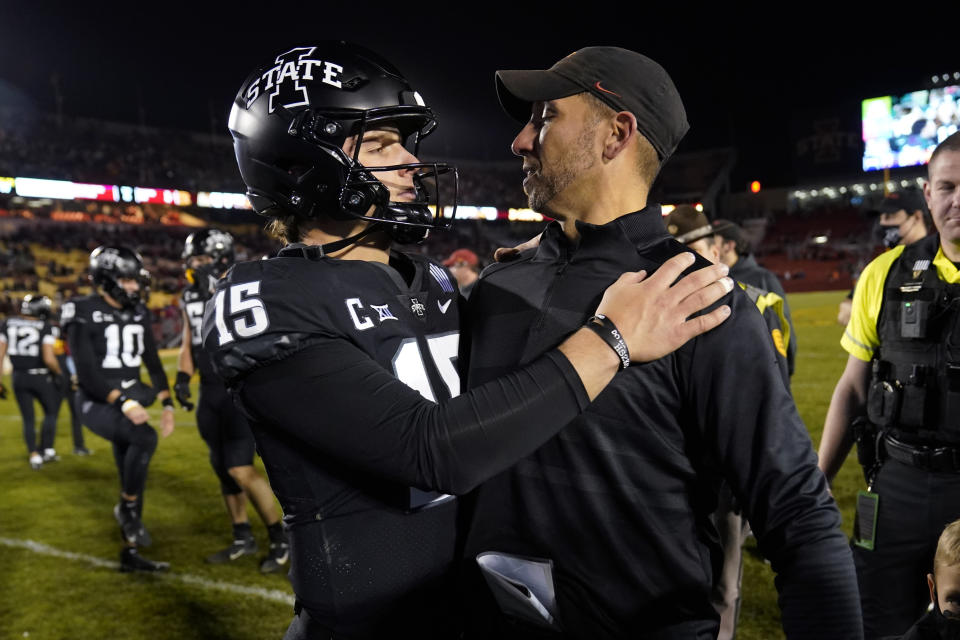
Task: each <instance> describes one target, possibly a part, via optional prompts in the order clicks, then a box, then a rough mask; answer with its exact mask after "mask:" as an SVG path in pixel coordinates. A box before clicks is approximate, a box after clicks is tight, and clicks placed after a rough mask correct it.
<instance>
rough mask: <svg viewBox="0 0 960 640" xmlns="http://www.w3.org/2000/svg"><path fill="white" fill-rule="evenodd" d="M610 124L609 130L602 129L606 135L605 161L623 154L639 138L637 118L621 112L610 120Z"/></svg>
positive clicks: (604, 146) (604, 143)
mask: <svg viewBox="0 0 960 640" xmlns="http://www.w3.org/2000/svg"><path fill="white" fill-rule="evenodd" d="M609 124H610V127H609V129H606V128H604V129H601V131H603V132H604V134H605V138H604V141H603V159H604V160H608V161H609V160H613V159H614V158H616V157H617V156H619V155H620V154H621V153H623V150H624V149H626V148H627V147H628V146H630V144H632V141H633V140H634V139H635V138H636V137H637V116H635V115H633V114H632V113H630V112H629V111H621V112H619V113H617V114H616V115H615V116H613V117H612V118H611V119H610V121H609Z"/></svg>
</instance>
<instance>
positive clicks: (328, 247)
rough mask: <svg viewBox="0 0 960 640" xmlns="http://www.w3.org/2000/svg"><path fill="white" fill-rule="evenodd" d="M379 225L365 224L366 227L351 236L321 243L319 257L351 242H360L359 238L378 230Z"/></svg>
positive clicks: (345, 246)
mask: <svg viewBox="0 0 960 640" xmlns="http://www.w3.org/2000/svg"><path fill="white" fill-rule="evenodd" d="M380 227H381V225H380V224H371V225H369V226H367V228H366V229H364V230H363V231H361V232H360V233H356V234H354V235H352V236H348V237H346V238H344V239H342V240H337V241H336V242H328V243H327V244H321V245H319V246H318V249H319V251H320V257H321V258H322V257H324V256H327V255H329V254H331V253H336V252H337V251H340V250H341V249H345V248H347V247H349V246H350V245H352V244H357V243H358V242H360V240H362V239H363V238H365V237H367V236H368V235H370V234H371V233H373V232H374V231H379V230H380Z"/></svg>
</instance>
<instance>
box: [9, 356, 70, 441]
mask: <svg viewBox="0 0 960 640" xmlns="http://www.w3.org/2000/svg"><path fill="white" fill-rule="evenodd" d="M13 395H14V396H16V398H17V404H18V405H19V406H20V415H21V416H22V417H23V441H24V442H25V443H26V444H27V453H31V452H33V451H42V450H43V449H52V448H53V441H54V439H55V438H56V435H57V415H58V414H59V413H60V391H59V390H58V389H57V387H56V385H55V384H54V383H53V381H52V379H51V377H50V374H47V373H26V372H25V371H14V372H13ZM34 399H36V400H38V401H39V402H40V406H41V407H43V423H42V426H41V428H40V446H39V447H37V435H36V415H35V413H34V410H33V401H34Z"/></svg>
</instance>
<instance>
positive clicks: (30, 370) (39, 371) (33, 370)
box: [24, 368, 50, 376]
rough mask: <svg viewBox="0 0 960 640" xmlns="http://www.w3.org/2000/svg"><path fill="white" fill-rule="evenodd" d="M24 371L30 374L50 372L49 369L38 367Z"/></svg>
mask: <svg viewBox="0 0 960 640" xmlns="http://www.w3.org/2000/svg"><path fill="white" fill-rule="evenodd" d="M24 373H29V374H30V375H34V376H36V375H40V374H47V373H50V369H47V368H40V369H27V370H26V371H25V372H24Z"/></svg>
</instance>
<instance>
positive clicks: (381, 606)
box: [203, 42, 729, 640]
mask: <svg viewBox="0 0 960 640" xmlns="http://www.w3.org/2000/svg"><path fill="white" fill-rule="evenodd" d="M435 122H436V119H435V117H434V115H433V112H432V110H431V109H430V108H429V107H428V106H426V103H425V101H424V100H423V99H422V98H421V97H420V95H419V94H418V93H417V92H416V91H414V90H413V89H412V87H411V86H410V84H409V83H408V82H407V80H406V79H405V78H404V77H403V76H402V75H401V74H400V72H399V71H398V70H397V69H396V68H394V67H393V65H391V64H390V63H388V62H387V61H385V60H383V59H382V58H381V57H379V56H378V55H376V54H374V53H372V52H370V51H368V50H366V49H363V48H361V47H358V46H355V45H350V44H346V43H342V42H329V43H324V44H320V45H316V46H306V47H298V48H295V49H291V50H290V51H287V52H286V53H282V54H280V55H278V56H276V57H274V58H271V59H270V61H269V63H267V64H266V65H263V66H262V67H260V68H258V69H257V70H256V71H254V73H253V74H251V75H250V76H249V77H248V79H247V80H246V82H245V83H244V84H243V86H242V87H241V89H240V92H239V94H238V95H237V97H236V100H235V102H234V105H233V110H232V112H231V115H230V130H231V133H232V134H233V138H234V143H235V150H236V155H237V162H238V164H239V167H240V172H241V174H242V176H243V179H244V181H245V182H246V184H247V188H248V197H249V199H250V202H251V204H252V205H253V207H254V208H255V209H256V210H257V211H258V212H259V213H261V214H263V215H264V216H266V217H268V218H270V221H271V226H272V229H273V231H274V232H275V233H277V234H278V235H280V236H281V237H282V239H283V240H285V241H286V242H287V243H288V245H287V246H286V247H285V248H284V249H282V250H281V251H280V252H279V253H278V255H277V257H274V258H270V259H267V260H259V261H254V262H242V263H238V264H236V265H234V266H233V267H232V268H231V269H230V270H229V271H228V272H227V274H226V276H225V277H224V278H222V279H220V280H219V281H218V282H217V287H216V292H215V293H214V295H213V298H212V299H211V301H210V303H209V304H207V306H206V311H205V315H204V321H203V345H204V348H205V349H206V350H207V351H208V353H209V354H210V355H211V357H212V358H213V361H214V366H215V367H216V369H217V371H218V373H219V374H220V375H221V376H222V377H223V378H224V379H225V380H226V382H227V384H228V386H229V387H230V388H231V391H232V392H233V394H234V398H235V400H236V401H237V402H238V403H240V406H241V408H242V410H243V411H244V413H245V414H246V415H247V417H248V418H249V420H250V426H251V428H252V430H253V433H254V437H255V439H256V441H257V448H258V451H259V452H260V455H261V456H262V458H263V462H264V465H265V467H266V469H267V473H268V475H269V477H270V482H271V486H272V488H273V490H274V492H275V493H276V495H277V497H278V498H279V500H280V503H281V505H282V507H283V510H284V521H285V523H286V525H287V528H288V534H289V536H290V551H291V568H290V574H289V575H290V580H291V582H292V584H293V588H294V592H295V593H296V596H297V605H296V607H295V610H296V612H297V615H296V617H295V619H294V621H293V622H292V623H291V625H290V628H289V629H288V631H287V635H286V636H285V637H286V638H288V639H291V640H292V639H296V638H314V637H316V638H329V637H349V638H372V637H386V636H395V635H401V636H406V635H415V636H416V637H419V638H439V637H454V635H453V634H455V627H456V620H455V613H454V610H453V607H452V606H450V595H451V593H452V589H451V585H450V579H449V578H450V568H451V567H452V565H453V561H454V559H455V556H456V553H455V534H456V523H457V516H458V506H459V505H458V502H457V500H456V499H455V498H453V497H452V496H450V495H444V494H449V493H455V494H456V493H464V492H467V491H469V490H470V489H471V488H472V487H474V486H476V485H477V483H479V482H481V481H483V480H485V479H487V478H489V477H491V476H492V475H494V474H496V473H498V472H500V471H503V470H504V469H506V468H507V467H508V466H509V465H511V464H513V463H514V462H516V461H517V460H519V459H521V458H522V457H523V456H525V455H527V454H528V453H530V452H531V451H533V450H534V449H535V448H536V447H537V446H539V445H540V444H542V443H543V442H545V441H546V440H547V439H549V438H550V437H552V436H553V435H555V434H556V433H557V432H558V431H559V430H560V429H561V428H562V426H563V425H565V424H566V423H567V422H569V421H570V420H571V419H573V418H574V417H575V416H576V415H577V414H578V413H579V412H580V411H582V410H583V409H584V408H585V407H586V405H587V404H588V403H589V401H590V400H591V399H592V398H593V397H594V396H595V395H596V394H597V393H599V391H600V390H601V389H602V388H603V386H604V385H605V384H606V383H608V382H609V381H610V380H611V379H612V377H613V375H614V373H615V372H616V370H617V368H618V367H619V366H622V365H628V364H629V360H630V355H629V354H627V353H626V350H627V349H629V351H630V354H633V357H634V359H635V360H648V359H652V358H655V357H659V356H660V355H663V354H664V353H666V352H668V351H670V350H672V349H674V348H676V347H677V346H679V345H680V344H682V343H683V342H685V341H686V339H687V338H689V337H691V336H692V335H694V334H695V333H700V332H702V331H703V330H706V329H707V328H708V327H710V326H714V325H715V324H717V323H719V322H720V321H721V316H722V311H718V312H712V313H711V314H708V315H706V316H700V318H702V320H697V321H694V322H690V323H688V322H685V319H686V318H687V316H689V315H691V314H692V313H694V311H695V310H698V309H701V308H702V307H703V306H705V305H706V304H710V303H711V302H712V301H714V300H717V299H718V298H719V297H720V295H722V294H723V293H725V292H726V291H727V290H729V287H728V288H727V289H724V287H722V286H713V283H715V282H716V281H717V279H718V277H719V276H718V274H719V273H720V270H719V269H717V268H709V269H705V270H703V271H699V272H696V273H695V274H693V275H692V276H690V277H688V278H685V279H684V280H682V281H680V282H679V283H678V284H677V285H675V286H674V287H673V288H670V284H672V283H673V282H674V281H675V280H676V278H677V276H679V274H680V273H681V271H682V269H683V268H685V267H686V266H689V265H690V264H691V263H692V262H693V260H692V258H691V259H685V258H683V257H681V258H679V259H677V260H676V261H675V262H673V263H670V264H668V265H667V266H665V267H664V269H663V270H662V273H660V272H658V273H657V274H656V275H654V276H652V277H651V278H649V279H646V280H644V278H643V275H642V274H625V275H624V276H623V277H622V278H621V279H620V280H619V281H618V283H617V284H615V285H614V286H612V287H611V288H610V289H609V290H608V291H607V292H606V294H605V296H604V299H603V301H602V302H600V306H599V308H598V312H602V313H603V314H606V316H609V317H604V318H603V319H599V320H598V321H597V322H600V323H601V324H603V325H604V326H609V325H608V323H611V322H612V323H616V325H617V327H619V333H617V336H619V338H620V339H621V340H622V344H620V343H616V344H617V345H618V348H620V352H621V355H622V357H621V356H618V355H617V353H616V352H615V351H614V349H612V348H610V347H608V346H607V344H605V342H604V340H606V339H609V340H613V337H612V336H611V335H607V336H606V338H601V337H600V336H599V334H598V333H595V332H594V331H595V330H594V329H591V328H587V327H585V328H584V329H582V330H580V331H578V332H576V333H575V334H574V335H572V336H571V337H570V338H568V339H567V340H566V341H565V342H564V343H563V344H562V345H560V346H559V348H558V349H555V350H553V351H551V352H549V354H547V355H545V356H543V357H541V358H539V359H537V360H535V361H533V362H530V363H528V364H527V366H526V367H525V368H523V369H521V370H519V371H516V372H514V373H511V374H510V375H507V376H505V377H503V378H501V379H499V380H496V381H494V382H492V383H490V384H488V385H486V386H482V387H479V388H477V389H475V390H473V391H471V392H470V393H467V394H464V395H459V394H460V379H459V375H458V370H457V361H458V345H459V312H458V307H459V304H460V299H459V295H458V293H457V290H456V284H455V282H454V280H453V278H452V277H451V276H450V273H449V272H448V271H447V270H446V269H445V268H444V267H443V266H442V265H441V264H439V263H438V262H436V261H433V260H431V259H428V258H425V257H423V256H421V255H418V254H405V253H401V252H399V251H395V250H393V244H394V243H402V242H410V241H416V240H418V239H419V238H422V237H423V236H424V234H425V233H426V232H427V231H429V230H430V229H435V228H442V227H445V226H447V225H448V224H449V222H450V218H451V217H452V216H445V215H444V214H443V212H444V211H445V208H444V206H443V205H444V204H446V203H441V202H439V201H438V198H437V193H438V192H439V190H438V189H437V183H436V181H437V180H445V179H450V180H455V178H456V172H455V171H454V170H453V168H452V167H450V166H448V165H445V164H442V163H422V162H420V161H419V160H418V158H417V156H416V153H417V146H418V144H419V142H420V140H421V139H422V138H424V137H425V136H426V135H427V134H429V133H430V132H431V131H432V130H433V127H434V125H435ZM453 191H455V189H453ZM449 204H450V205H451V212H452V209H453V207H454V206H455V202H453V203H449ZM431 207H433V208H432V209H431ZM641 280H643V281H642V282H641ZM703 287H708V288H707V289H706V290H703ZM665 291H666V292H668V293H669V294H670V295H672V296H677V298H676V300H671V303H670V304H662V303H661V302H662V301H660V300H657V303H656V304H652V302H653V301H654V299H655V298H656V297H657V296H659V295H660V294H662V293H663V292H665ZM695 292H697V294H696V295H690V294H694V293H695ZM679 300H684V301H685V302H684V303H682V304H680V305H679V306H678V304H677V303H678V302H679ZM597 326H598V328H599V326H600V325H597ZM664 327H669V330H667V329H664ZM598 330H599V329H598ZM601 332H602V330H601ZM434 492H443V493H434Z"/></svg>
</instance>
